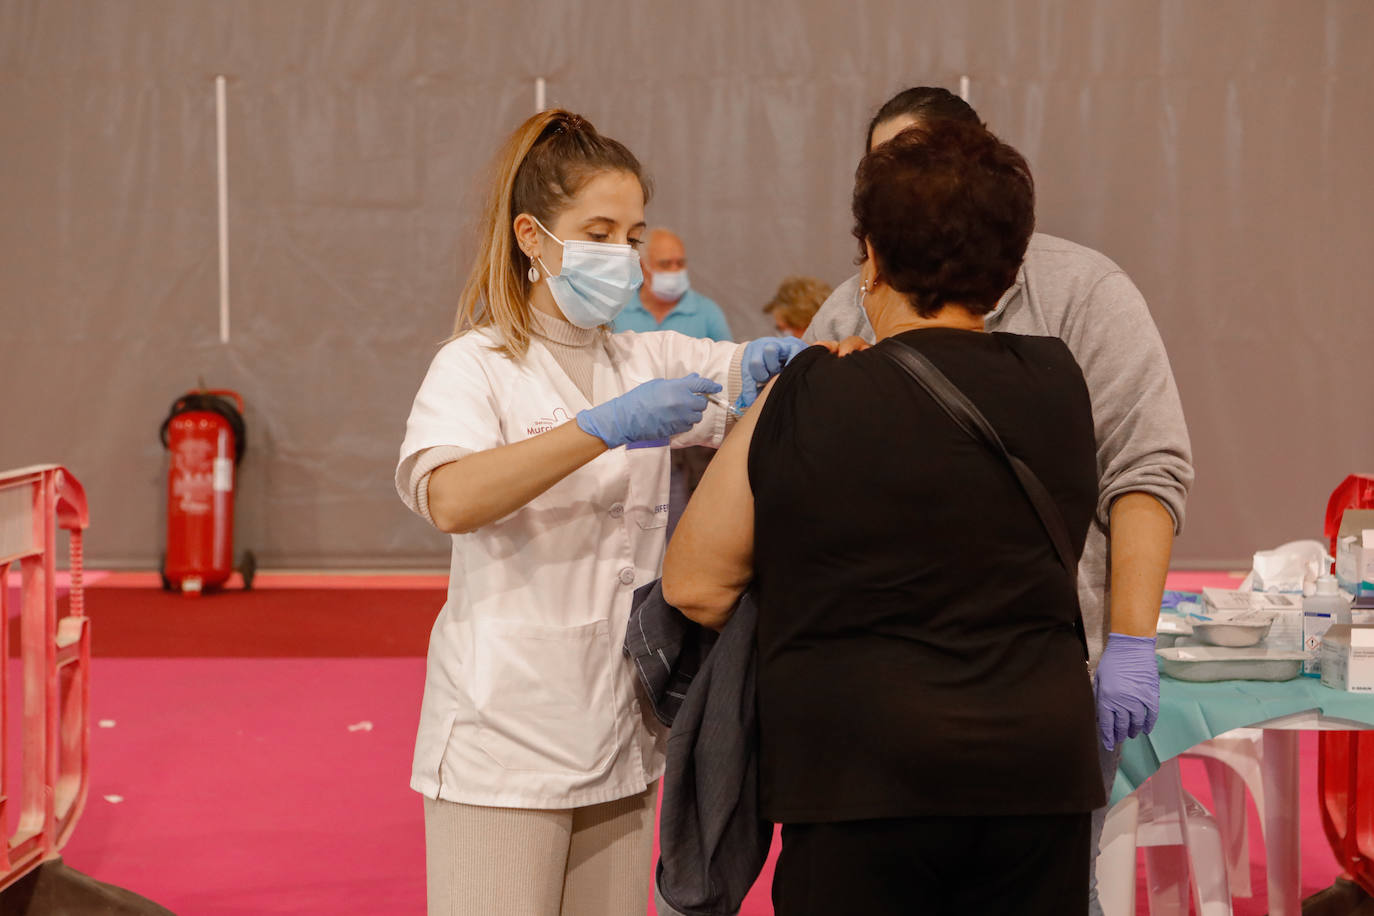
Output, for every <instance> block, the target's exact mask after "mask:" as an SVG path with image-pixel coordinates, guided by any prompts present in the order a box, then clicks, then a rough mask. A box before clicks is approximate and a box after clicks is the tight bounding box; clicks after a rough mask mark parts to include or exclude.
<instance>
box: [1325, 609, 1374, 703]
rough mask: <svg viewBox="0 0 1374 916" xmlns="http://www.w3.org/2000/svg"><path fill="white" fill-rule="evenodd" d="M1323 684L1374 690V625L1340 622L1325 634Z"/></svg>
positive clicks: (1367, 690) (1363, 691)
mask: <svg viewBox="0 0 1374 916" xmlns="http://www.w3.org/2000/svg"><path fill="white" fill-rule="evenodd" d="M1322 684H1324V685H1325V686H1327V687H1334V688H1335V689H1336V690H1347V691H1349V692H1351V693H1374V627H1370V626H1352V625H1350V624H1348V623H1338V624H1335V625H1333V626H1332V627H1331V629H1329V630H1327V631H1326V634H1325V635H1324V636H1323V637H1322Z"/></svg>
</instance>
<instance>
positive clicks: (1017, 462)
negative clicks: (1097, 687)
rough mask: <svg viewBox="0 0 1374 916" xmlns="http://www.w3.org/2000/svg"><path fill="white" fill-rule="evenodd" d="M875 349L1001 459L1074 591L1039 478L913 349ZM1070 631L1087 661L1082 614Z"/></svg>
mask: <svg viewBox="0 0 1374 916" xmlns="http://www.w3.org/2000/svg"><path fill="white" fill-rule="evenodd" d="M877 349H879V350H881V351H882V352H883V355H885V356H887V357H888V358H889V359H891V360H892V361H893V362H895V363H897V365H899V366H901V367H902V368H903V369H905V370H906V371H907V374H908V375H910V376H911V377H912V378H914V379H915V380H916V382H917V384H919V385H920V386H921V387H922V388H923V389H925V392H926V394H928V395H930V397H931V399H932V400H933V401H935V403H936V404H938V405H940V407H941V409H942V410H944V412H945V413H946V414H948V415H949V418H950V419H951V420H953V421H954V423H955V425H956V426H958V427H959V428H960V429H962V430H963V431H964V432H965V433H967V434H968V435H969V436H970V437H972V438H973V439H975V440H977V441H979V442H982V443H983V444H984V445H986V446H987V447H988V448H989V449H991V450H992V451H993V452H994V453H995V454H998V455H1001V456H1002V458H1003V459H1004V460H1005V461H1006V462H1007V465H1008V466H1009V467H1010V468H1011V470H1012V473H1014V474H1015V475H1016V479H1017V480H1018V481H1020V483H1021V489H1022V490H1023V491H1025V494H1026V496H1027V497H1028V498H1029V499H1030V501H1031V505H1032V506H1033V507H1034V508H1035V514H1036V515H1038V516H1039V517H1040V524H1041V525H1043V526H1044V528H1045V532H1046V533H1047V534H1048V535H1049V536H1050V541H1051V542H1052V543H1053V544H1054V551H1055V553H1057V554H1059V562H1060V563H1063V564H1064V571H1065V572H1067V573H1068V574H1069V579H1070V580H1071V581H1072V582H1073V583H1074V588H1075V589H1077V586H1078V562H1077V560H1075V559H1074V552H1073V541H1072V540H1071V539H1070V538H1069V526H1068V525H1066V524H1065V523H1064V516H1063V513H1061V512H1060V511H1059V506H1058V505H1057V504H1056V503H1055V501H1054V497H1052V496H1050V491H1049V490H1047V489H1046V488H1045V485H1044V484H1043V483H1041V482H1040V478H1039V477H1037V476H1036V474H1035V472H1034V471H1032V470H1031V469H1030V467H1029V466H1027V464H1026V463H1025V462H1024V461H1022V460H1021V459H1020V458H1017V457H1016V456H1015V455H1013V454H1012V453H1011V452H1009V451H1007V447H1006V446H1005V445H1003V444H1002V437H1001V436H999V435H997V430H995V429H993V427H992V424H991V423H989V422H988V418H987V417H985V416H983V412H982V411H981V410H979V409H978V408H977V407H976V406H975V405H974V403H973V402H972V401H970V400H969V399H968V397H967V396H966V395H965V394H964V393H963V392H962V391H960V390H959V387H958V386H957V385H955V384H954V383H953V382H951V381H950V380H949V377H948V376H946V375H945V374H944V373H943V372H941V371H940V370H939V369H937V368H936V367H935V364H934V363H932V362H931V361H930V360H928V359H926V358H925V356H923V355H922V354H921V353H920V352H919V351H917V350H916V349H915V348H914V347H912V346H910V345H908V344H905V343H903V342H902V341H900V340H896V339H894V338H891V337H889V338H887V339H886V340H884V341H882V342H881V343H879V344H878V346H877ZM1074 630H1075V631H1076V632H1077V633H1078V639H1079V641H1080V642H1081V643H1082V644H1083V657H1084V658H1087V657H1088V637H1087V633H1086V632H1085V630H1084V628H1083V616H1082V614H1079V615H1078V618H1077V619H1076V620H1075V621H1074Z"/></svg>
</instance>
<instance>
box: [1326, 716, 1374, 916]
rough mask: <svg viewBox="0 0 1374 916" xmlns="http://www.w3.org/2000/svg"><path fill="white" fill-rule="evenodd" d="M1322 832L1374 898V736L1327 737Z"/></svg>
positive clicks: (1328, 734)
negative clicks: (1324, 831)
mask: <svg viewBox="0 0 1374 916" xmlns="http://www.w3.org/2000/svg"><path fill="white" fill-rule="evenodd" d="M1320 741H1321V744H1320V747H1321V755H1320V758H1319V759H1320V762H1319V763H1318V765H1317V791H1318V794H1320V795H1321V799H1322V827H1323V828H1324V829H1325V830H1326V839H1327V842H1329V843H1330V844H1331V851H1332V852H1334V853H1335V854H1336V861H1337V862H1339V863H1340V866H1341V868H1342V869H1344V870H1345V873H1346V874H1347V875H1349V876H1350V877H1351V878H1352V879H1353V880H1354V881H1355V883H1357V884H1359V885H1360V887H1362V888H1364V891H1365V893H1367V894H1371V895H1374V732H1322V733H1321V739H1320Z"/></svg>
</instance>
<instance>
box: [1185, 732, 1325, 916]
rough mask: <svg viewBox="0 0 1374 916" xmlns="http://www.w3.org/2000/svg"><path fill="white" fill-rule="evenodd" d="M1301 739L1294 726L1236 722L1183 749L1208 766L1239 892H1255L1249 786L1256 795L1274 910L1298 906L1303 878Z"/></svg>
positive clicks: (1281, 913) (1280, 915)
mask: <svg viewBox="0 0 1374 916" xmlns="http://www.w3.org/2000/svg"><path fill="white" fill-rule="evenodd" d="M1297 740H1298V733H1297V732H1295V731H1285V730H1279V729H1260V728H1237V729H1233V730H1231V731H1229V732H1226V733H1225V734H1222V735H1218V736H1217V737H1215V738H1213V739H1212V740H1211V741H1207V742H1205V743H1203V744H1200V745H1198V746H1197V747H1195V748H1193V749H1191V750H1189V751H1188V752H1187V753H1186V754H1184V755H1183V756H1185V757H1196V758H1199V759H1201V760H1202V763H1203V766H1204V767H1205V768H1206V771H1207V781H1208V783H1209V784H1210V785H1211V788H1212V804H1213V807H1214V808H1215V809H1216V815H1215V818H1216V822H1217V825H1218V827H1219V828H1220V829H1221V835H1222V841H1223V845H1224V846H1225V850H1226V873H1227V877H1228V878H1229V880H1230V884H1231V892H1232V893H1233V894H1234V895H1235V896H1237V897H1250V896H1252V895H1253V889H1252V887H1251V885H1250V842H1249V820H1248V818H1247V817H1246V806H1245V793H1246V790H1247V789H1248V790H1249V792H1250V797H1252V798H1253V799H1254V800H1255V810H1256V811H1257V812H1258V813H1259V820H1260V825H1261V830H1262V842H1263V843H1264V861H1265V873H1266V879H1267V883H1268V889H1269V912H1270V914H1271V916H1286V914H1292V916H1296V914H1297V913H1298V912H1300V910H1294V909H1293V905H1292V902H1293V901H1295V900H1297V899H1298V898H1299V897H1300V891H1301V881H1302V862H1301V853H1300V841H1299V836H1300V833H1301V824H1300V822H1299V803H1298V748H1297Z"/></svg>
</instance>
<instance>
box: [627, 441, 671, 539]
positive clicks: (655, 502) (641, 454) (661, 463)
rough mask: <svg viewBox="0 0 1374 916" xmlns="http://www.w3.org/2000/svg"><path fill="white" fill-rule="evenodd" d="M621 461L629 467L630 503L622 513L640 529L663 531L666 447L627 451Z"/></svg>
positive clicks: (666, 501)
mask: <svg viewBox="0 0 1374 916" xmlns="http://www.w3.org/2000/svg"><path fill="white" fill-rule="evenodd" d="M625 457H626V460H627V461H628V462H629V463H630V503H629V505H628V506H627V507H626V511H627V512H629V514H630V517H631V518H632V519H633V520H634V521H635V523H636V524H637V525H639V527H640V528H644V529H646V530H647V529H650V528H663V527H666V526H667V524H668V491H669V481H668V474H669V472H670V470H671V466H672V461H670V460H669V450H668V446H667V445H659V446H655V447H651V448H636V449H628V450H627V451H626V452H625Z"/></svg>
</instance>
